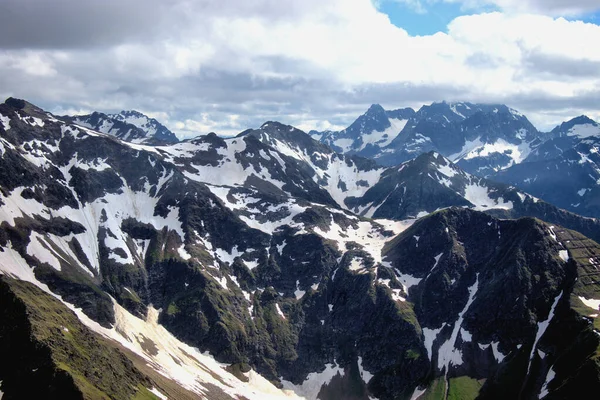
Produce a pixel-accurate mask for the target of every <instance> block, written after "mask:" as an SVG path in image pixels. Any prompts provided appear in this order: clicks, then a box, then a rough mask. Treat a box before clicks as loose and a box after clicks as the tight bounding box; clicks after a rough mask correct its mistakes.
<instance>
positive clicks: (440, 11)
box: [378, 0, 600, 36]
mask: <svg viewBox="0 0 600 400" xmlns="http://www.w3.org/2000/svg"><path fill="white" fill-rule="evenodd" d="M410 3H411V2H410V1H408V2H403V1H400V0H397V1H394V0H382V1H380V2H379V5H378V9H379V11H381V12H383V13H385V14H387V15H388V17H389V18H390V22H391V23H392V24H394V25H396V26H397V27H399V28H402V29H404V30H406V31H407V32H408V33H409V34H410V35H412V36H417V35H418V36H424V35H432V34H435V33H437V32H447V27H448V24H449V23H450V22H451V21H452V20H453V19H455V18H456V17H459V16H461V15H469V14H481V13H485V12H493V11H501V10H500V9H499V8H498V7H495V6H492V5H488V6H482V7H478V8H477V9H465V8H464V7H463V6H462V5H461V4H459V3H447V2H442V1H439V2H423V3H425V4H424V5H423V7H422V9H421V10H418V9H417V7H415V6H412V5H410ZM598 9H599V10H597V11H596V12H591V13H587V14H582V15H576V16H567V15H565V16H563V17H564V18H566V19H567V20H570V21H575V20H580V21H583V22H589V23H593V24H596V25H598V24H600V5H599V6H598Z"/></svg>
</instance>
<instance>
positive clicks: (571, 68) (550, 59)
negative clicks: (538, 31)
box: [523, 51, 600, 79]
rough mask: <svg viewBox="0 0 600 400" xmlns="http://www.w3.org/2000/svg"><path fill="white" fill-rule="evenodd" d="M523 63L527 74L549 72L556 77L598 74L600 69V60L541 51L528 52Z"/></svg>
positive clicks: (584, 76) (578, 76)
mask: <svg viewBox="0 0 600 400" xmlns="http://www.w3.org/2000/svg"><path fill="white" fill-rule="evenodd" d="M523 64H524V66H525V71H524V73H525V74H526V75H527V74H536V75H539V74H548V75H552V76H554V77H571V78H575V79H579V78H590V77H595V76H598V73H599V71H600V61H591V60H586V59H581V60H576V59H572V58H567V57H564V56H561V55H558V54H547V53H542V52H539V51H532V52H529V53H526V54H525V55H524V57H523Z"/></svg>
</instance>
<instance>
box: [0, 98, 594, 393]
mask: <svg viewBox="0 0 600 400" xmlns="http://www.w3.org/2000/svg"><path fill="white" fill-rule="evenodd" d="M459 111H460V110H459ZM0 115H1V117H0V120H1V122H2V123H1V124H0V143H1V145H2V147H1V151H2V158H1V159H0V172H1V173H0V189H1V191H0V201H2V207H1V208H0V218H1V220H2V222H1V224H0V246H1V248H2V251H1V252H0V261H1V262H0V271H1V273H2V274H3V275H8V276H10V277H12V278H18V279H19V280H21V281H28V282H31V283H33V285H35V286H37V288H38V290H41V291H44V292H45V293H48V294H49V295H50V296H51V297H52V298H54V297H55V296H58V298H59V300H60V301H61V302H62V303H60V304H64V305H65V307H69V308H71V309H72V310H73V312H75V314H76V315H77V317H78V318H79V320H80V321H81V322H82V323H83V324H85V325H86V327H87V328H86V329H91V330H92V331H93V332H94V334H95V335H100V337H103V338H105V339H106V340H109V341H110V343H116V344H117V345H119V346H121V347H123V348H125V349H127V350H128V351H125V352H123V354H125V357H127V358H129V359H130V360H131V359H134V360H135V359H136V357H137V358H142V359H143V360H144V362H142V363H139V362H138V363H135V362H133V361H132V362H133V365H134V366H135V368H137V369H138V371H139V372H140V374H141V375H139V376H137V378H135V379H136V380H135V381H134V382H135V384H140V385H141V387H139V388H138V392H139V391H142V392H144V393H146V392H147V391H150V390H154V389H156V390H157V391H158V392H159V393H162V395H164V394H167V395H168V396H170V397H169V398H171V397H173V398H186V397H185V396H187V394H185V393H191V395H194V396H205V397H209V398H218V397H217V396H220V397H222V398H269V396H271V398H284V397H287V396H294V395H296V396H304V397H305V398H309V399H314V398H320V399H337V398H356V399H365V400H366V399H368V398H373V397H374V398H379V399H397V398H400V399H411V398H417V397H418V396H421V397H419V398H447V397H449V396H452V395H453V393H456V392H463V391H464V390H466V389H465V388H468V393H469V396H471V398H474V397H475V396H477V395H479V396H481V398H497V397H498V398H506V397H507V396H516V397H520V398H536V397H537V396H542V395H545V398H547V399H551V398H563V397H564V396H565V393H570V394H573V393H575V394H577V393H582V392H581V391H582V390H595V389H596V388H597V386H598V382H600V378H599V376H600V375H599V371H600V366H599V365H598V356H597V348H598V345H599V344H600V338H599V336H598V332H600V327H598V326H597V323H598V322H597V320H596V319H595V316H594V313H595V311H596V312H597V311H598V310H597V308H598V306H597V304H596V302H597V301H598V300H597V299H600V293H599V291H600V290H599V286H598V284H597V283H596V282H597V280H596V279H597V278H596V276H597V274H598V272H597V265H598V263H597V259H598V257H599V256H600V254H599V253H600V249H599V247H598V245H597V244H596V243H595V242H593V241H591V240H590V239H587V238H586V237H584V236H583V235H581V234H579V233H576V232H573V231H570V230H567V229H564V228H560V227H558V223H559V222H555V221H560V223H561V224H562V225H567V226H568V225H569V224H570V226H571V227H572V228H573V227H574V228H576V229H578V230H581V231H583V230H584V229H587V230H588V232H586V235H588V236H594V235H599V232H600V229H598V227H597V224H598V222H597V221H596V220H593V219H586V218H582V217H578V216H576V215H575V214H571V213H567V212H564V211H562V210H559V209H557V208H556V207H553V206H552V205H550V204H547V203H544V202H542V201H538V200H537V199H535V198H533V197H532V196H530V195H528V194H526V193H523V192H519V191H518V190H516V189H514V188H511V187H509V186H504V185H497V184H492V183H489V182H487V181H485V180H482V179H480V178H475V177H473V176H471V175H469V174H467V173H465V172H463V171H461V170H460V168H459V167H457V166H456V165H454V164H452V163H451V162H449V160H447V159H446V158H444V157H442V156H441V155H440V154H434V153H433V152H432V153H429V154H425V155H423V156H421V157H419V158H417V159H415V160H413V161H409V162H407V163H405V164H402V165H400V166H394V167H391V168H383V167H379V166H377V165H376V164H375V163H373V162H371V161H369V160H366V159H362V158H360V157H355V156H349V155H340V154H337V153H335V152H334V151H332V150H331V149H329V148H328V147H327V146H325V145H323V144H320V143H318V142H316V141H314V140H312V139H311V138H310V136H309V135H307V134H305V133H304V132H301V131H298V130H295V129H294V128H293V127H289V126H286V125H282V124H279V123H275V122H268V123H265V124H264V125H263V126H262V127H261V128H260V129H257V130H252V131H246V132H244V133H243V134H241V135H240V136H238V137H236V138H231V139H222V138H219V137H218V136H216V135H214V134H212V135H206V136H202V137H199V138H196V139H193V140H188V141H184V142H181V143H177V144H173V145H169V146H148V145H141V144H135V143H129V142H125V141H121V140H119V139H116V138H114V137H113V136H111V135H109V134H104V133H101V132H98V131H95V130H92V129H89V128H85V127H82V126H80V125H76V124H72V123H70V122H68V121H63V120H61V119H58V118H56V117H54V116H52V115H51V114H48V113H46V112H45V111H43V110H41V109H39V108H37V107H35V106H33V105H31V104H29V103H27V102H24V101H20V100H16V99H9V100H7V101H6V102H5V103H4V104H2V105H0ZM411 171H412V172H411ZM409 172H411V173H409ZM396 186H398V188H397V187H396ZM401 187H404V188H406V191H404V189H401V190H400V189H399V188H401ZM469 187H477V189H474V190H473V189H468V188H469ZM470 191H473V192H475V193H476V196H472V197H471V196H470V195H469V194H468V193H470ZM427 193H429V194H427ZM452 193H454V194H452ZM451 194H452V196H451ZM484 195H485V196H484ZM393 196H398V200H397V202H396V204H402V203H405V204H407V207H406V208H405V209H400V211H398V209H399V208H398V207H396V209H394V207H393V204H394V202H390V201H389V199H390V198H392V197H393ZM445 199H446V200H445ZM461 199H462V200H461ZM469 199H470V200H469ZM482 199H484V201H481V200H482ZM425 200H427V201H425ZM452 201H456V202H462V203H460V204H452ZM509 202H510V203H511V207H508V203H509ZM369 203H370V205H369ZM451 206H455V207H451ZM448 207H451V208H448ZM519 207H521V208H519ZM527 207H529V209H528V208H527ZM375 208H376V209H375ZM437 209H440V210H438V211H435V210H437ZM479 210H485V211H486V213H483V212H481V211H479ZM527 210H530V211H527ZM531 210H534V211H536V212H539V213H540V214H543V215H544V217H545V219H546V220H551V223H547V222H542V221H540V220H537V219H533V218H525V219H519V220H505V219H497V218H496V217H495V216H492V215H489V214H494V215H498V216H501V217H502V218H507V217H520V216H523V215H527V212H532V211H531ZM432 211H434V212H433V213H431V214H429V215H426V214H428V213H430V212H432ZM521 212H522V213H523V214H519V213H521ZM376 213H381V215H380V214H377V215H376ZM419 214H420V215H419ZM423 215H425V216H424V217H422V218H420V219H416V218H414V217H421V216H423ZM411 216H412V217H413V218H410V217H411ZM370 217H375V218H376V219H373V218H370ZM2 279H3V282H6V281H5V279H6V278H2ZM4 284H6V285H8V286H9V287H12V288H13V289H10V288H9V289H6V293H8V294H7V296H12V297H13V298H14V296H15V293H17V294H16V296H17V297H20V298H21V302H26V303H27V301H28V300H30V299H29V297H30V296H29V295H27V291H35V290H36V289H34V288H31V287H29V286H28V287H23V288H19V287H16V286H15V285H18V284H15V283H12V282H8V283H3V285H4ZM3 285H0V286H1V287H2V288H3V290H4V288H5V286H3ZM26 286H27V285H26ZM15 287H16V289H15ZM10 293H13V294H12V295H11V294H10ZM36 296H38V295H37V294H36ZM50 296H48V297H49V298H50ZM499 299H500V300H501V301H499ZM30 303H31V301H30ZM44 303H46V304H49V303H50V301H45V302H44ZM52 304H53V306H52V309H54V310H55V311H54V312H58V311H56V310H57V308H59V307H58V306H56V304H58V302H52ZM55 306H56V307H55ZM492 306H493V307H496V308H497V311H494V312H490V307H492ZM511 307H512V308H511ZM3 310H6V312H8V313H12V314H13V315H22V314H19V312H17V311H15V310H17V308H13V307H10V308H3ZM41 315H43V314H41ZM596 316H597V315H596ZM69 318H70V317H69ZM25 325H26V324H25ZM40 326H42V325H40ZM59 328H60V327H59ZM67 329H69V328H67ZM77 329H80V328H77ZM80 330H81V329H80ZM128 332H129V334H128ZM2 334H3V335H4V333H3V332H2ZM2 337H6V336H2ZM0 342H2V341H0ZM63 348H64V346H63V345H61V346H55V347H53V348H52V349H53V351H55V352H60V351H61V349H63ZM2 351H4V352H6V351H8V350H6V348H3V349H2ZM206 352H209V354H210V357H209V356H208V355H207V354H206ZM215 360H216V361H215ZM146 364H147V365H149V367H146V368H147V369H145V370H141V369H140V368H141V367H140V365H146ZM30 366H31V367H32V368H35V366H34V365H33V364H31V363H30V364H26V365H25V366H24V368H25V367H30ZM67 367H68V366H65V365H58V368H59V369H61V370H63V371H66V372H67V374H70V376H72V377H75V376H76V375H77V374H76V373H75V372H73V370H72V369H71V370H69V368H67ZM157 373H158V374H160V375H162V376H163V377H165V378H166V379H167V380H168V382H162V385H163V386H161V382H157V378H156V376H157ZM258 373H259V374H260V375H259V374H258ZM0 374H1V376H0V380H2V386H1V387H0V390H3V391H5V395H6V396H18V393H16V394H15V391H14V389H13V391H12V393H9V392H8V391H6V390H4V389H6V388H10V384H9V383H6V384H5V382H8V380H7V377H8V379H11V380H14V379H15V378H14V377H11V376H10V374H8V373H7V372H6V371H5V370H1V369H0ZM215 374H216V375H215ZM133 376H134V375H132V377H133ZM144 376H145V377H144ZM233 376H236V377H237V378H233ZM261 376H263V377H265V378H266V379H268V380H269V381H270V383H269V382H267V381H266V380H264V379H262V378H261ZM261 379H262V380H261ZM484 379H485V382H483V380H484ZM244 381H245V382H244ZM88 382H90V381H89V380H88ZM91 382H92V386H94V387H100V386H98V385H99V384H98V383H95V382H94V381H91ZM83 384H85V383H83ZM5 385H6V386H5ZM13 387H14V386H13ZM177 387H180V388H182V392H181V393H179V394H178V392H177V390H176V388H177ZM277 387H279V388H283V389H285V390H291V391H292V392H293V393H290V392H285V391H284V390H281V389H278V388H277ZM161 389H162V390H161ZM138 392H136V393H138ZM150 393H153V392H150ZM146 394H147V393H146ZM147 395H148V398H152V397H151V395H150V394H147ZM155 396H156V394H155ZM211 396H213V397H211ZM423 396H425V397H423Z"/></svg>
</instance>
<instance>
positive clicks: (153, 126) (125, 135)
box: [62, 110, 179, 146]
mask: <svg viewBox="0 0 600 400" xmlns="http://www.w3.org/2000/svg"><path fill="white" fill-rule="evenodd" d="M62 118H64V119H65V120H67V121H69V122H73V123H76V124H79V125H82V126H84V127H86V128H90V129H94V130H96V131H99V132H102V133H108V134H110V135H112V136H115V137H117V138H119V139H121V140H124V141H127V142H132V143H137V144H147V145H155V146H156V145H168V144H173V143H177V142H178V141H179V140H178V139H177V136H175V134H174V133H173V132H171V131H170V130H169V129H167V127H165V126H164V125H162V124H161V123H160V122H158V121H157V120H156V119H154V118H150V117H148V116H146V115H144V114H142V113H140V112H138V111H134V110H132V111H121V112H120V113H118V114H104V113H100V112H97V111H95V112H93V113H91V114H88V115H78V116H73V117H71V116H65V117H62Z"/></svg>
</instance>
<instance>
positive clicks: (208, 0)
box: [0, 0, 315, 49]
mask: <svg viewBox="0 0 600 400" xmlns="http://www.w3.org/2000/svg"><path fill="white" fill-rule="evenodd" d="M314 1H315V0H308V1H304V2H295V1H294V2H286V1H279V0H277V1H275V0H253V1H246V0H194V1H188V0H125V1H124V0H2V1H0V48H4V49H19V48H29V49H44V48H51V49H69V48H83V47H85V48H89V47H96V46H99V47H103V46H114V45H118V44H120V43H128V42H148V41H152V40H154V39H157V38H160V39H161V40H165V39H171V38H173V39H182V38H185V37H186V34H187V32H188V31H189V30H190V29H195V30H197V29H201V28H202V25H203V24H205V23H207V22H208V21H210V19H211V18H213V17H219V16H226V17H235V16H244V17H249V16H252V17H258V18H263V19H268V20H271V21H272V20H276V19H282V18H283V19H292V18H293V17H294V15H296V14H297V13H300V12H303V11H305V10H306V9H308V8H309V7H310V3H311V2H314ZM295 13H296V14H295Z"/></svg>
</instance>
